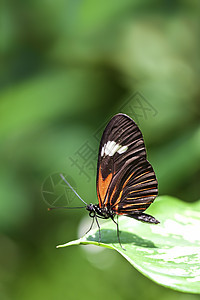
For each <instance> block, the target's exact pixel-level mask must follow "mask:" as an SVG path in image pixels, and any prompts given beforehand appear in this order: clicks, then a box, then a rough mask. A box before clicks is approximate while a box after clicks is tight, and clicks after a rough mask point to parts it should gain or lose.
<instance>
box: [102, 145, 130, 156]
mask: <svg viewBox="0 0 200 300" xmlns="http://www.w3.org/2000/svg"><path fill="white" fill-rule="evenodd" d="M127 149H128V146H122V145H120V144H117V143H115V142H114V141H108V142H107V144H105V145H104V146H103V147H102V150H101V156H104V155H109V156H113V155H114V154H115V153H116V152H117V153H119V154H122V153H124V152H125V151H126V150H127Z"/></svg>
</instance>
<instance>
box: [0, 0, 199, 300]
mask: <svg viewBox="0 0 200 300" xmlns="http://www.w3.org/2000/svg"><path fill="white" fill-rule="evenodd" d="M0 5H1V7H0V86H1V91H0V143H1V147H0V154H1V162H0V173H1V174H0V299H2V300H10V299H11V300H13V299H17V300H18V299H19V300H25V299H29V300H35V299H92V298H95V299H102V297H105V298H106V299H110V298H111V297H112V298H114V299H148V300H149V299H155V298H157V299H163V300H165V299H170V300H173V299H176V300H178V299H181V300H187V299H189V300H190V299H192V300H193V299H194V300H195V299H199V298H198V296H197V295H189V294H182V293H179V292H175V291H172V290H168V289H166V288H164V287H162V286H159V285H157V284H156V283H154V282H152V281H150V280H149V279H147V278H145V277H144V276H143V275H141V274H140V273H139V272H138V271H136V270H134V268H132V267H131V266H130V265H129V263H128V262H126V261H125V260H124V259H123V258H122V257H121V256H120V255H118V254H117V253H115V252H114V251H110V250H104V251H98V249H97V248H94V247H93V248H86V247H71V248H70V247H69V248H65V249H56V248H55V246H56V245H57V244H60V243H64V242H67V241H70V240H72V239H75V238H77V236H78V232H83V231H84V230H85V226H86V225H85V222H88V221H85V217H86V220H88V219H89V217H88V216H87V212H86V211H85V210H73V211H72V210H71V211H66V210H54V211H51V212H48V211H47V208H48V207H49V206H51V205H54V204H55V205H58V204H60V203H61V202H62V204H63V203H64V205H65V203H66V204H68V202H70V205H71V206H76V205H80V202H79V200H78V199H76V198H75V197H74V196H73V195H72V194H70V192H69V190H68V191H67V190H66V189H65V187H64V186H62V184H61V185H60V183H59V180H58V173H59V172H63V173H64V174H65V175H66V178H67V179H68V180H69V181H70V182H71V183H72V184H73V186H75V187H76V189H77V191H78V193H79V194H80V195H81V196H82V197H83V198H84V199H85V201H86V202H88V203H90V202H93V203H97V197H96V187H95V180H96V178H95V177H96V175H95V174H96V161H97V152H98V143H99V139H100V136H101V132H102V129H103V126H104V124H105V122H107V121H108V120H109V118H110V117H111V116H112V115H114V114H115V113H118V112H124V113H127V114H129V115H130V116H131V117H133V118H134V119H135V120H136V121H137V123H138V124H139V126H140V128H141V130H142V131H143V134H144V138H145V142H146V145H147V148H148V158H149V160H150V161H151V163H152V164H153V166H154V169H155V171H156V174H157V177H158V181H159V193H160V195H162V194H169V195H173V196H175V197H178V198H180V199H182V200H183V201H188V202H194V201H196V200H198V199H199V198H200V197H199V194H200V192H199V179H200V123H199V117H200V102H199V94H200V88H199V87H200V86H199V67H200V60H199V53H200V40H199V23H200V22H199V19H200V10H199V2H198V1H195V0H192V1H189V0H179V1H156V0H151V1H147V0H140V1H139V0H123V1H122V0H121V1H120V0H110V1H105V0H102V1H92V0H85V1H73V0H67V1H64V0H57V1H38V0H29V1H22V0H20V1H14V0H2V1H1V4H0ZM60 196H61V197H60ZM72 200H73V201H72ZM65 201H66V202H65ZM154 205H155V204H154ZM89 221H90V220H89ZM87 226H89V224H88V225H87ZM87 226H86V227H87ZM83 229H84V230H83Z"/></svg>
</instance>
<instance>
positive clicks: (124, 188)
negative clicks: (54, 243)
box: [61, 113, 160, 247]
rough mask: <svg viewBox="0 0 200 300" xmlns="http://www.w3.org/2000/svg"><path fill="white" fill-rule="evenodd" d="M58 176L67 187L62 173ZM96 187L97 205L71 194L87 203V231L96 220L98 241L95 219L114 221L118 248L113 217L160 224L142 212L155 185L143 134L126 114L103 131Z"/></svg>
mask: <svg viewBox="0 0 200 300" xmlns="http://www.w3.org/2000/svg"><path fill="white" fill-rule="evenodd" d="M61 177H62V179H63V180H64V181H65V182H66V183H67V184H68V185H69V186H70V184H69V183H68V182H67V181H66V179H65V178H64V176H63V175H62V174H61ZM70 188H71V189H72V190H73V191H74V189H73V188H72V187H71V186H70ZM96 188H97V196H98V202H99V203H98V204H92V203H91V204H87V203H86V202H85V201H84V200H83V199H82V198H81V197H80V196H79V195H78V194H77V193H76V192H75V191H74V192H75V193H76V195H77V196H78V197H79V198H80V199H81V200H82V201H83V202H84V203H85V204H86V206H85V208H86V210H88V211H89V216H90V217H92V218H93V221H92V224H91V226H90V229H91V228H92V226H93V223H94V220H96V223H97V225H98V229H99V242H100V240H101V232H100V225H99V222H98V218H101V219H109V218H111V219H112V220H113V222H114V223H115V224H116V226H117V237H118V241H119V244H120V246H121V242H120V237H119V225H118V222H117V221H116V220H115V216H117V217H118V216H119V215H123V216H127V217H130V218H134V219H136V220H138V221H142V222H146V223H150V224H158V223H160V222H159V221H158V220H156V219H155V218H154V217H153V216H151V215H148V214H146V213H144V211H145V210H146V209H147V208H148V207H149V206H150V205H151V203H152V202H153V201H154V200H155V198H156V196H157V195H158V182H157V179H156V175H155V173H154V170H153V168H152V166H151V164H150V163H149V162H148V160H147V154H146V149H145V144H144V140H143V136H142V133H141V131H140V129H139V128H138V126H137V124H136V123H135V122H134V121H133V120H132V119H131V118H130V117H129V116H127V115H125V114H122V113H119V114H117V115H115V116H114V117H112V119H111V120H110V121H109V123H108V124H107V126H106V128H105V130H104V132H103V135H102V138H101V142H100V146H99V154H98V163H97V179H96ZM90 229H89V230H88V231H87V232H89V231H90ZM121 247H122V246H121Z"/></svg>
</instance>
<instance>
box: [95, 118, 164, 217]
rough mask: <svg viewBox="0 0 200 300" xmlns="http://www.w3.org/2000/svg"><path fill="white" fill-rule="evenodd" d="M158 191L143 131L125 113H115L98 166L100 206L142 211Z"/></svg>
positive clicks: (126, 212)
mask: <svg viewBox="0 0 200 300" xmlns="http://www.w3.org/2000/svg"><path fill="white" fill-rule="evenodd" d="M157 194H158V188H157V180H156V176H155V173H154V171H153V168H152V166H151V164H150V163H149V162H148V161H147V159H146V150H145V145H144V140H143V136H142V133H141V131H140V129H139V128H138V126H137V125H136V123H135V122H134V121H133V120H132V119H131V118H130V117H128V116H127V115H124V114H117V115H115V116H114V117H113V118H112V119H111V121H110V122H109V123H108V125H107V126H106V128H105V130H104V132H103V135H102V139H101V142H100V148H99V156H98V166H97V195H98V200H99V207H100V208H104V207H107V208H108V209H112V211H114V212H115V213H116V214H124V215H128V216H132V215H134V214H141V213H142V212H143V211H144V210H146V209H147V207H148V206H149V205H150V204H151V203H152V202H153V200H154V199H155V197H156V196H157Z"/></svg>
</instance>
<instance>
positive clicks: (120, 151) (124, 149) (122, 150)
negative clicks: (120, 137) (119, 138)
mask: <svg viewBox="0 0 200 300" xmlns="http://www.w3.org/2000/svg"><path fill="white" fill-rule="evenodd" d="M127 149H128V146H123V147H121V148H120V149H119V150H118V151H117V152H118V153H119V154H122V153H124V152H126V150H127Z"/></svg>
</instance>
